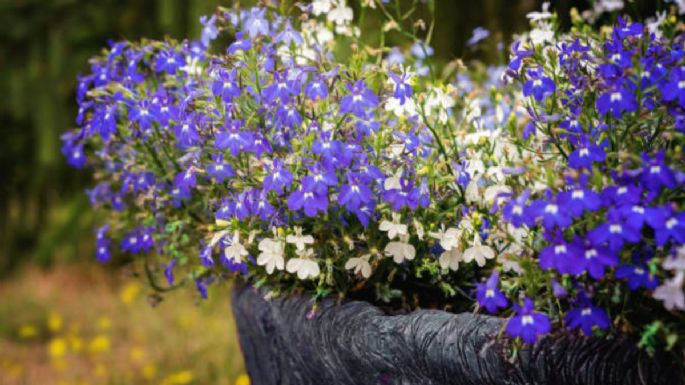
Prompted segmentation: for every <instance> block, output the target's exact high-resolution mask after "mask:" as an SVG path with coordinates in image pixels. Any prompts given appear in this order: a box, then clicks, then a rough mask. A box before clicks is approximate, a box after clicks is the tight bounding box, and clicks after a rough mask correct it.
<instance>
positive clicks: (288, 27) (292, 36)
mask: <svg viewBox="0 0 685 385" xmlns="http://www.w3.org/2000/svg"><path fill="white" fill-rule="evenodd" d="M275 42H276V43H283V44H285V45H291V44H295V45H300V44H303V43H304V39H303V38H302V34H301V33H299V32H298V31H297V30H295V29H293V25H292V23H290V19H288V20H286V22H285V27H284V28H283V31H281V33H279V34H278V35H276V39H275Z"/></svg>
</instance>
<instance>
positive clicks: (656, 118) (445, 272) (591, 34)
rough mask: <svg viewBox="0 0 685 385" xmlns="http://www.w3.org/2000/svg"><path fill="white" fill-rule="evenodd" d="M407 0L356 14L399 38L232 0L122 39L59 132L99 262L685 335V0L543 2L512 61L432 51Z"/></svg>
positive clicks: (509, 329)
mask: <svg viewBox="0 0 685 385" xmlns="http://www.w3.org/2000/svg"><path fill="white" fill-rule="evenodd" d="M369 4H373V5H374V6H373V7H370V6H369ZM392 7H393V5H390V4H386V3H385V2H380V1H375V2H374V1H372V2H368V4H367V5H365V6H364V7H362V12H379V13H380V14H381V15H384V16H385V17H388V18H389V20H388V22H389V23H390V24H389V26H388V25H386V27H385V28H384V29H383V31H382V32H381V33H385V32H388V31H391V30H393V29H398V30H400V31H401V32H403V36H404V35H407V36H413V38H411V39H408V41H407V42H406V44H405V45H401V46H397V47H383V46H381V47H375V48H374V47H371V46H369V45H368V42H366V41H364V39H363V34H362V33H361V32H360V30H359V27H358V26H356V25H355V19H354V16H353V14H352V9H351V8H349V7H347V6H346V3H345V1H337V2H332V1H327V0H317V1H314V2H312V3H311V4H309V5H306V6H304V5H303V6H298V7H293V8H292V9H291V11H290V12H292V14H289V15H285V14H284V13H283V10H282V8H281V9H276V8H262V7H258V8H251V9H225V8H221V9H219V10H217V12H216V13H215V14H213V15H211V16H210V17H203V18H202V19H201V20H200V22H201V23H202V35H201V38H200V39H199V40H195V41H189V40H187V41H182V42H177V41H172V40H165V41H149V40H143V41H141V42H137V43H136V42H116V43H115V42H112V43H111V44H110V46H109V48H108V49H107V50H106V51H105V52H104V53H103V55H101V56H99V57H97V58H94V59H93V60H92V61H91V72H90V74H88V75H86V76H82V77H80V78H79V85H78V90H77V101H78V103H79V107H80V109H79V114H78V116H77V119H76V123H77V125H78V128H77V129H75V130H73V131H69V132H67V133H65V134H64V135H63V147H62V151H63V153H64V155H65V156H66V158H67V161H68V162H69V164H71V165H72V166H74V167H77V168H85V169H87V170H89V171H90V172H91V173H92V175H93V177H94V179H95V181H96V184H95V186H94V187H93V188H92V189H91V190H89V191H88V195H89V197H90V200H91V203H92V204H93V205H94V206H96V207H98V208H100V209H101V210H103V212H106V213H107V214H106V216H105V217H103V227H101V228H99V229H97V237H96V239H97V249H96V250H97V258H98V260H100V261H102V262H107V261H109V260H110V259H111V258H112V257H113V256H115V255H119V254H120V253H128V254H132V255H137V256H140V257H141V258H138V260H139V261H140V264H141V266H143V267H144V268H145V270H146V272H147V273H148V276H149V278H150V279H151V282H152V283H153V286H154V287H155V288H157V289H167V288H171V287H175V286H179V285H183V284H185V283H186V282H190V283H194V285H195V286H196V287H197V289H198V290H199V291H200V293H201V295H202V296H206V295H207V285H209V284H211V283H214V282H219V281H221V280H224V279H225V278H227V277H229V276H231V275H234V274H238V275H242V276H244V277H246V279H249V280H251V282H253V283H254V284H255V285H258V286H263V287H265V288H268V289H269V290H271V291H272V292H273V293H274V294H284V293H289V292H291V291H295V290H305V291H307V292H310V293H312V294H314V295H315V297H317V298H320V297H323V296H329V295H338V296H341V297H345V296H349V295H352V294H353V293H354V292H355V291H358V290H370V291H371V292H373V293H375V295H376V300H378V301H390V302H392V301H393V300H397V299H398V298H404V301H405V302H408V301H409V299H410V298H412V296H413V295H414V294H415V293H414V292H412V291H411V290H412V289H411V288H412V287H413V286H412V285H411V283H412V282H417V283H420V284H421V285H420V286H416V287H425V285H429V286H431V287H434V288H435V290H436V291H437V292H439V293H442V294H441V295H442V296H444V298H445V301H446V303H450V304H456V305H455V306H457V308H460V309H471V310H472V309H474V307H475V309H476V310H478V311H485V312H487V313H489V314H493V315H498V316H500V317H508V318H509V321H508V323H507V325H506V333H507V334H508V335H509V336H511V337H513V338H517V337H520V341H523V342H525V343H530V344H532V343H535V342H536V341H538V340H539V339H540V338H542V337H543V336H545V335H547V334H550V333H554V332H555V331H559V332H563V330H564V329H566V330H571V331H572V332H578V333H582V334H584V335H587V336H591V335H598V336H607V335H611V334H614V333H632V334H635V335H637V336H639V339H638V341H639V344H640V346H641V347H644V348H647V349H648V351H650V352H652V351H653V349H654V348H655V347H660V348H663V349H666V350H674V349H681V350H682V349H683V346H685V312H684V311H685V293H683V281H684V275H685V210H684V207H683V205H684V204H685V188H684V186H685V158H684V155H683V150H684V148H683V147H684V145H685V35H683V34H680V33H679V30H680V28H679V24H678V21H677V18H676V17H675V15H671V16H669V17H666V16H664V17H661V18H659V19H657V20H656V21H645V22H644V23H643V22H635V21H631V20H629V19H628V18H626V17H619V18H618V19H617V21H616V23H615V25H613V26H612V27H611V28H608V29H607V28H602V29H600V28H595V27H593V26H592V25H591V24H590V23H589V22H587V21H585V20H583V19H582V18H581V17H580V16H579V15H577V14H574V15H572V23H573V26H572V28H571V30H570V31H567V32H561V31H559V30H558V29H557V28H556V15H554V14H552V13H548V12H538V13H536V14H535V16H534V17H531V19H532V30H531V31H530V32H529V33H527V34H525V35H523V36H520V37H519V38H518V39H517V40H516V42H515V43H514V44H513V45H512V47H511V50H510V54H511V56H510V60H509V62H508V64H506V65H503V66H501V67H488V68H485V67H483V66H482V65H476V64H474V65H473V67H472V68H467V69H463V68H462V67H463V66H459V65H452V66H450V65H446V66H444V68H443V69H442V70H439V68H438V69H436V67H437V66H438V65H437V64H436V63H433V62H432V56H433V54H434V50H433V48H431V47H430V44H429V43H430V42H429V41H426V40H424V39H420V38H419V37H418V36H419V35H420V33H421V31H420V30H416V28H415V27H414V29H411V28H409V29H408V30H407V29H402V28H403V26H402V22H401V21H400V20H395V19H393V16H392V15H393V14H394V12H389V11H390V10H392ZM671 12H675V10H674V9H672V10H671ZM224 37H226V39H227V40H226V41H230V43H229V44H228V45H227V46H221V45H220V44H217V39H219V38H224ZM489 38H490V34H489V32H488V31H487V30H484V29H482V28H481V29H478V30H476V31H474V33H473V37H472V38H471V40H470V41H469V44H470V45H476V44H478V43H480V42H481V41H483V40H486V39H489ZM455 69H458V71H457V72H455ZM157 272H161V273H163V275H164V277H165V278H166V285H164V284H161V283H159V282H156V280H155V276H156V273H157ZM177 277H179V278H178V279H177ZM181 277H182V278H181ZM162 286H164V287H162ZM398 287H401V288H402V289H399V290H398V289H397V288H398ZM402 290H404V291H402ZM415 290H421V289H415ZM412 306H416V307H419V306H424V304H423V303H417V304H414V305H412ZM576 330H577V331H576ZM517 341H518V340H517Z"/></svg>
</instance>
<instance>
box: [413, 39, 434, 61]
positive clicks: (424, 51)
mask: <svg viewBox="0 0 685 385" xmlns="http://www.w3.org/2000/svg"><path fill="white" fill-rule="evenodd" d="M410 51H411V54H412V55H414V57H415V58H417V59H419V60H423V59H425V58H427V57H429V56H433V48H432V47H431V46H429V45H428V44H426V43H423V42H420V41H417V42H415V43H414V44H413V45H412V46H411V49H410Z"/></svg>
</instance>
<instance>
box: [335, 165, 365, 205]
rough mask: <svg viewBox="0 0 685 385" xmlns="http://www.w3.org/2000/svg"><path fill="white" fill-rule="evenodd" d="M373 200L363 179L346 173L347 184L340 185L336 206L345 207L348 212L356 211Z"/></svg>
mask: <svg viewBox="0 0 685 385" xmlns="http://www.w3.org/2000/svg"><path fill="white" fill-rule="evenodd" d="M372 200H373V195H372V194H371V189H370V188H369V186H368V185H367V184H366V183H365V182H364V181H363V177H362V176H361V175H359V174H357V173H353V172H348V173H347V183H345V184H343V185H342V188H341V189H340V194H338V204H340V205H341V206H345V207H346V208H347V209H348V210H349V211H356V210H357V209H359V208H360V207H362V206H363V205H365V204H368V203H370V202H371V201H372Z"/></svg>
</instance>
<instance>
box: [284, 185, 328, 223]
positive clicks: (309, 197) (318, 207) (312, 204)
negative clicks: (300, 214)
mask: <svg viewBox="0 0 685 385" xmlns="http://www.w3.org/2000/svg"><path fill="white" fill-rule="evenodd" d="M310 187H313V186H310ZM302 208H304V215H306V216H308V217H315V216H317V214H318V212H319V211H321V212H322V213H323V214H325V213H326V212H327V211H328V194H325V193H320V192H317V191H315V190H314V189H311V190H310V189H305V188H304V187H303V186H300V187H299V188H297V189H296V190H295V191H293V192H292V193H290V196H288V209H290V210H292V211H297V210H300V209H302Z"/></svg>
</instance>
